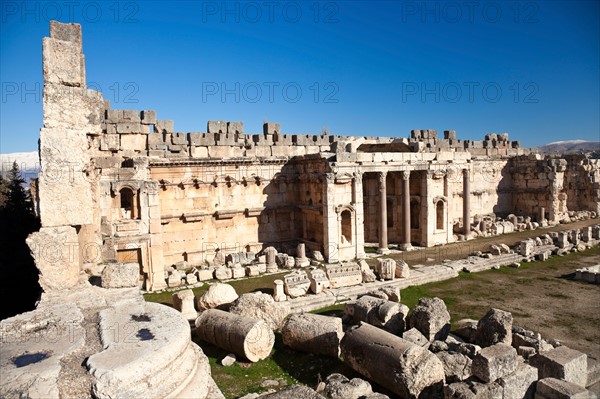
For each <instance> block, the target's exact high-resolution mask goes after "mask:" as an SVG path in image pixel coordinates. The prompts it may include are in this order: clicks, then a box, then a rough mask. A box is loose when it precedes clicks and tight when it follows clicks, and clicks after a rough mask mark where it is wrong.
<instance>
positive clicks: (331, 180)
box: [324, 173, 335, 184]
mask: <svg viewBox="0 0 600 399" xmlns="http://www.w3.org/2000/svg"><path fill="white" fill-rule="evenodd" d="M324 177H325V181H326V182H327V183H331V184H333V183H334V182H335V173H325V176H324Z"/></svg>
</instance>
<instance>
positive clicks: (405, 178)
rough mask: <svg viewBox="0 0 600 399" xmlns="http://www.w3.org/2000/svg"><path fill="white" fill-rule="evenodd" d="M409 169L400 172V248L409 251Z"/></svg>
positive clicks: (410, 247)
mask: <svg viewBox="0 0 600 399" xmlns="http://www.w3.org/2000/svg"><path fill="white" fill-rule="evenodd" d="M410 241H411V238H410V171H408V170H407V171H404V172H402V244H401V245H400V249H401V250H403V251H409V250H411V249H412V245H411V243H410Z"/></svg>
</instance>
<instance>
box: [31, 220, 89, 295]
mask: <svg viewBox="0 0 600 399" xmlns="http://www.w3.org/2000/svg"><path fill="white" fill-rule="evenodd" d="M27 245H28V246H29V250H30V251H31V255H32V256H33V259H34V260H35V265H36V266H37V268H38V270H39V271H40V274H39V283H40V286H41V287H42V290H44V292H50V291H55V290H64V289H68V288H72V287H74V286H75V285H77V283H78V282H79V244H78V239H77V232H76V231H75V228H74V227H71V226H64V227H42V228H41V229H40V231H38V232H35V233H31V234H30V235H29V237H27Z"/></svg>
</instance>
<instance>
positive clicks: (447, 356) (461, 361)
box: [435, 352, 472, 383]
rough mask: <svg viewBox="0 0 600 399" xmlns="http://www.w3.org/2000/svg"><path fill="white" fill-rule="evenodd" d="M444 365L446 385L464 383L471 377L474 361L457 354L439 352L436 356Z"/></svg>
mask: <svg viewBox="0 0 600 399" xmlns="http://www.w3.org/2000/svg"><path fill="white" fill-rule="evenodd" d="M435 355H436V356H437V357H438V359H440V361H441V362H442V364H443V365H444V373H445V374H446V383H452V382H458V381H464V380H466V379H467V378H469V377H470V376H471V363H472V360H471V359H470V358H469V357H467V356H465V355H463V354H461V353H456V352H438V353H436V354H435Z"/></svg>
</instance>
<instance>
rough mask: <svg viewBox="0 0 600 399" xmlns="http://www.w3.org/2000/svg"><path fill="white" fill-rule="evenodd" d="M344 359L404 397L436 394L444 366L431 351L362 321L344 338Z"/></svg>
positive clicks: (439, 389)
mask: <svg viewBox="0 0 600 399" xmlns="http://www.w3.org/2000/svg"><path fill="white" fill-rule="evenodd" d="M341 350H342V357H343V359H344V362H345V363H346V364H348V365H349V366H350V367H352V368H353V369H354V370H355V371H357V372H359V373H361V374H362V375H364V376H365V377H367V378H369V379H370V380H372V381H375V382H377V383H378V384H380V385H382V386H383V387H385V388H387V389H389V390H390V391H392V392H394V393H395V394H397V395H399V396H400V397H402V398H418V397H421V398H426V397H436V396H437V395H439V394H440V393H441V391H442V387H443V381H444V366H443V365H442V362H441V361H440V360H439V359H438V358H437V357H436V356H435V355H434V354H433V353H431V352H429V351H428V350H426V349H423V348H421V347H419V346H417V345H413V344H411V343H409V342H408V341H405V340H403V339H402V338H399V337H397V336H395V335H393V334H390V333H388V332H386V331H384V330H381V329H379V328H377V327H373V326H371V325H369V324H365V323H361V324H360V325H359V326H358V327H356V328H353V329H350V330H349V331H347V332H346V334H345V335H344V338H343V339H342V342H341Z"/></svg>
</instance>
